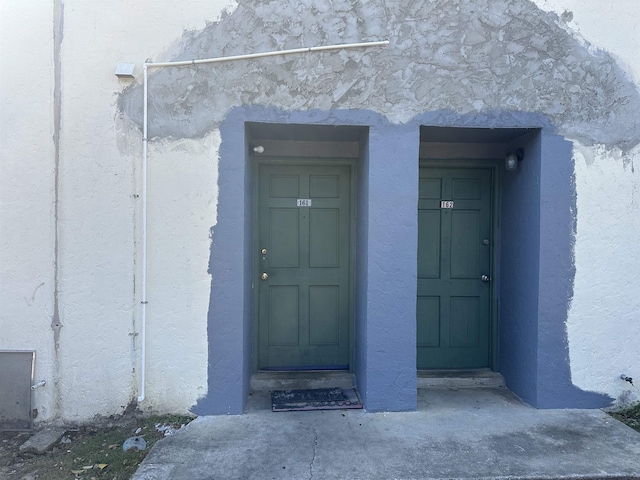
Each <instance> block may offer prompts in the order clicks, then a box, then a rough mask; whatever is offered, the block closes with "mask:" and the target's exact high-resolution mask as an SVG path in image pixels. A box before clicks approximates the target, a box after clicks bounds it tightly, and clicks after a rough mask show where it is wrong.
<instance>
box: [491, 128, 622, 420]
mask: <svg viewBox="0 0 640 480" xmlns="http://www.w3.org/2000/svg"><path fill="white" fill-rule="evenodd" d="M516 147H524V150H525V152H526V160H525V161H523V162H522V163H521V168H520V169H519V170H518V171H516V172H505V174H504V175H503V176H502V182H501V183H502V184H501V192H500V193H501V214H500V223H501V238H502V242H501V243H502V245H501V249H500V265H499V268H500V275H501V289H500V320H499V322H500V327H499V336H500V366H501V367H500V369H501V371H502V373H503V375H504V377H505V380H506V382H507V386H508V387H509V388H510V389H512V390H513V391H514V392H515V393H516V394H517V395H518V396H520V397H521V398H522V399H523V400H524V401H526V402H527V403H529V404H531V405H533V406H535V407H538V408H567V407H570V408H601V407H605V406H608V405H610V404H611V403H612V401H613V399H612V398H611V397H609V396H607V395H603V394H598V393H593V392H585V391H583V390H581V389H579V388H577V387H575V386H574V385H573V384H572V383H571V371H570V363H569V362H570V359H569V346H568V338H567V328H566V321H567V316H568V311H569V307H570V302H571V299H572V298H573V284H574V277H575V266H574V262H573V260H574V257H573V248H574V242H575V226H576V217H575V215H576V189H575V179H574V173H573V172H574V168H573V159H572V144H571V143H570V142H568V141H566V140H564V139H563V138H562V137H560V136H558V135H554V134H552V133H549V132H545V131H537V132H535V133H532V134H529V135H528V136H526V137H523V138H521V139H517V140H515V141H514V142H513V143H512V145H511V146H510V148H511V149H514V148H516Z"/></svg>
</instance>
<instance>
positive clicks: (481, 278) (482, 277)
mask: <svg viewBox="0 0 640 480" xmlns="http://www.w3.org/2000/svg"><path fill="white" fill-rule="evenodd" d="M480 280H482V281H483V282H488V281H489V280H491V279H490V278H489V275H482V276H481V277H480Z"/></svg>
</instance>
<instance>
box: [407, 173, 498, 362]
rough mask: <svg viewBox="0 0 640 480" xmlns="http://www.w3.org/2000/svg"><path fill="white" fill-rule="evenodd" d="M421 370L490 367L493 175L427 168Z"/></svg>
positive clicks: (421, 213)
mask: <svg viewBox="0 0 640 480" xmlns="http://www.w3.org/2000/svg"><path fill="white" fill-rule="evenodd" d="M419 188H420V191H419V203H418V298H417V349H418V351H417V366H418V368H419V369H473V368H484V367H489V366H490V353H489V352H490V350H489V346H490V337H491V335H490V331H491V329H490V325H491V322H490V318H491V315H490V308H491V307H490V306H491V302H490V299H491V245H492V244H493V239H492V228H491V170H490V169H471V168H470V169H462V168H459V169H458V168H455V169H454V168H447V169H446V168H432V167H422V168H420V182H419Z"/></svg>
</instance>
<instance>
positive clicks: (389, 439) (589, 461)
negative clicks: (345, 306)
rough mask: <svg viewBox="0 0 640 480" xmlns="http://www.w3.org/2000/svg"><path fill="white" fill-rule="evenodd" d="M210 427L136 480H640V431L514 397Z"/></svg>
mask: <svg viewBox="0 0 640 480" xmlns="http://www.w3.org/2000/svg"><path fill="white" fill-rule="evenodd" d="M268 408H269V402H268V397H267V394H258V395H257V398H252V400H251V402H250V409H249V410H250V411H249V413H247V414H245V415H242V416H211V417H199V418H197V419H196V420H194V421H193V422H191V423H190V424H189V425H188V426H187V427H186V428H184V429H182V430H181V431H180V432H178V433H177V434H176V435H174V436H172V437H167V438H165V439H163V440H161V441H160V442H158V443H157V444H156V445H155V446H154V447H153V449H152V450H151V452H150V453H149V455H148V456H147V458H146V459H145V460H144V462H143V463H142V465H141V466H140V468H139V469H138V472H137V473H136V474H135V476H134V477H133V478H134V480H167V479H171V480H198V479H296V480H300V479H363V480H364V479H367V480H372V479H436V478H438V479H441V478H456V479H462V478H473V479H478V478H510V479H516V478H527V479H533V478H535V479H561V478H570V479H596V478H598V479H599V478H639V479H640V433H637V432H635V431H633V430H632V429H630V428H628V427H627V426H625V425H623V424H622V423H619V422H618V421H616V420H614V419H613V418H611V417H609V416H608V415H606V414H605V413H603V412H601V411H599V410H535V409H533V408H531V407H528V406H526V405H524V404H522V403H521V402H520V401H519V400H517V399H516V398H515V397H514V396H513V395H511V394H510V393H509V392H508V391H507V390H504V389H467V390H420V391H419V410H418V411H417V412H410V413H375V414H373V413H365V412H364V411H362V410H344V411H314V412H287V413H272V412H271V411H270V410H269V409H268Z"/></svg>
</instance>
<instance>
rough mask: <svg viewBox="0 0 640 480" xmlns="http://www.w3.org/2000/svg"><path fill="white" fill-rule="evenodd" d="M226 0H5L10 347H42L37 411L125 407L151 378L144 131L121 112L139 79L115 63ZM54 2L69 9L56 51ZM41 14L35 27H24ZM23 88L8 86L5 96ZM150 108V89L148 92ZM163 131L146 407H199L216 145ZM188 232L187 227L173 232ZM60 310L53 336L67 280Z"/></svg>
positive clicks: (154, 214)
mask: <svg viewBox="0 0 640 480" xmlns="http://www.w3.org/2000/svg"><path fill="white" fill-rule="evenodd" d="M229 4H230V2H229V1H227V0H221V1H210V0H192V1H189V2H188V4H185V2H169V1H159V2H153V3H148V2H142V3H140V2H138V3H131V2H124V1H116V2H84V1H76V0H65V1H64V2H62V1H60V2H57V3H56V2H55V1H51V0H48V1H33V2H31V1H30V2H23V1H20V0H6V1H3V2H2V3H1V5H0V8H1V10H0V15H1V16H0V21H1V24H0V27H1V28H0V35H2V37H1V40H2V44H1V49H0V55H1V57H0V61H1V65H2V70H1V75H2V76H1V77H0V80H1V87H2V92H3V95H2V115H1V116H0V121H1V122H2V124H1V127H2V128H1V129H0V135H1V137H0V138H1V140H2V149H1V151H0V155H1V162H0V168H1V169H2V170H1V171H0V173H1V175H2V177H1V178H2V186H1V188H0V192H1V193H0V195H2V196H1V197H0V200H1V203H0V228H1V243H2V249H1V253H0V255H1V257H0V260H1V267H2V277H1V279H0V282H1V284H0V299H1V308H0V325H1V329H2V334H1V335H0V349H6V350H22V349H33V350H36V352H37V360H36V378H37V379H45V380H46V381H47V385H46V386H45V387H43V388H40V389H38V390H37V391H36V392H35V395H34V407H35V408H36V409H38V413H39V416H38V420H40V421H52V420H56V419H60V420H65V421H82V420H86V419H88V418H91V417H92V416H93V415H95V414H96V413H100V414H105V415H108V414H112V413H119V412H121V411H122V410H123V408H125V407H126V406H127V404H128V403H129V402H130V401H132V400H133V399H135V398H137V396H138V395H139V393H140V366H141V345H140V340H141V339H140V331H141V325H140V323H141V322H140V310H141V306H140V302H141V300H142V299H141V296H140V291H141V284H140V278H141V267H140V253H141V217H140V212H141V205H140V198H139V197H138V196H139V195H140V194H141V175H140V169H141V154H142V138H141V137H142V136H141V134H140V131H139V130H138V129H136V128H135V127H133V126H131V125H130V124H128V123H127V122H126V121H125V120H123V119H121V118H119V117H118V114H117V106H116V95H117V93H119V92H121V91H122V90H123V89H124V88H126V87H128V86H129V85H131V83H132V82H133V81H127V80H119V79H118V78H117V77H116V76H115V75H114V71H115V67H116V64H117V63H118V62H132V63H136V71H135V75H136V80H135V81H136V82H141V79H142V63H143V61H145V60H146V59H154V60H161V59H165V58H167V57H169V56H170V55H171V49H172V48H171V45H172V43H174V42H177V41H178V40H179V39H180V37H181V35H182V33H183V32H184V31H185V30H192V29H198V28H202V27H204V26H205V22H206V21H213V20H216V19H217V18H218V17H219V15H220V13H221V12H222V11H223V10H224V9H225V8H232V5H231V7H229ZM54 8H60V9H61V10H62V12H63V19H64V28H63V34H64V36H63V40H62V43H61V50H60V55H59V56H58V57H56V56H55V54H54V39H53V31H54V25H55V22H54ZM25 25H28V27H29V28H25ZM56 64H57V65H58V67H59V69H60V83H59V85H60V93H61V96H60V105H61V110H60V112H61V128H60V130H59V138H60V142H59V145H60V148H59V167H58V172H57V174H58V178H59V181H58V195H57V203H58V209H57V211H58V220H59V221H58V229H57V231H58V248H57V249H58V252H57V255H56V252H55V237H56V229H55V222H54V213H55V211H56V208H55V202H56V195H55V190H54V188H55V175H56V172H55V160H54V159H55V148H54V142H53V141H52V138H53V135H54V134H55V128H54V108H55V105H56V103H55V101H54V86H55V78H54V69H55V65H56ZM7 92H11V95H10V96H9V95H7ZM140 109H142V104H141V105H140ZM218 143H219V140H218V136H217V135H216V133H215V132H212V134H211V135H209V136H208V137H207V138H206V139H205V140H204V141H199V142H183V141H179V142H166V143H163V144H161V145H157V146H154V147H152V148H151V149H150V152H149V153H150V154H149V230H148V233H149V235H148V237H149V258H148V262H149V281H148V295H147V299H148V301H149V304H148V317H147V383H146V385H147V391H146V400H145V401H144V402H143V403H142V405H141V406H142V408H146V409H158V410H163V411H176V412H186V411H187V410H188V409H189V407H191V406H192V405H193V404H195V402H196V401H197V399H198V398H199V396H201V395H204V394H205V393H206V385H207V376H206V375H207V340H206V339H207V337H206V335H207V332H206V315H207V310H208V301H209V289H210V276H209V275H208V273H207V271H206V267H207V262H208V256H209V249H210V239H209V229H210V228H211V227H212V226H213V225H214V224H215V216H216V201H217V173H216V172H217V144H218ZM176 239H178V241H176ZM56 265H57V281H58V286H57V289H58V292H59V293H58V305H59V320H60V323H61V324H62V327H61V329H60V335H59V343H58V347H57V349H56V348H55V347H54V344H55V342H54V331H53V329H52V328H51V321H52V318H53V317H54V290H55V288H56V287H55V279H56Z"/></svg>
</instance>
